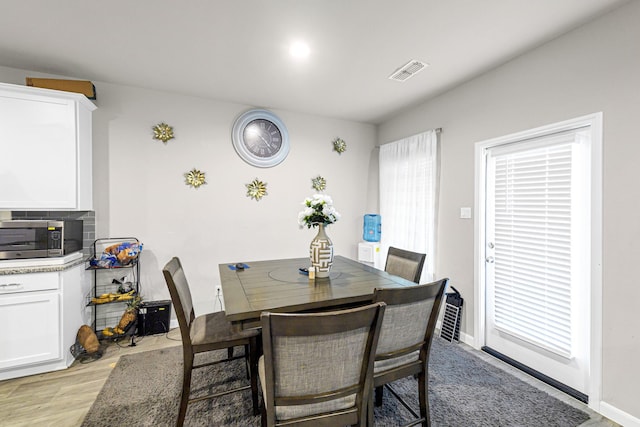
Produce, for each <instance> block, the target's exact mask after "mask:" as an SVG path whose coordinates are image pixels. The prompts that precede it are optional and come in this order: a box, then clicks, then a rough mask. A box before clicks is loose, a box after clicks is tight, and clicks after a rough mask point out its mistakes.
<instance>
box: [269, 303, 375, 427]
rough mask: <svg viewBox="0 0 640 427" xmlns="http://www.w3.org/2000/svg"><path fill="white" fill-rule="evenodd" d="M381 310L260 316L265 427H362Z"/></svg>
mask: <svg viewBox="0 0 640 427" xmlns="http://www.w3.org/2000/svg"><path fill="white" fill-rule="evenodd" d="M384 309H385V304H384V303H376V304H369V305H367V306H364V307H358V308H353V309H347V310H340V311H330V312H322V313H308V314H276V313H266V312H265V313H262V316H261V319H262V336H263V349H264V366H265V373H264V375H265V383H266V386H265V387H266V388H267V391H266V393H265V395H264V396H265V403H266V411H267V424H268V425H277V420H291V419H292V418H299V417H307V420H306V421H305V420H303V419H301V420H298V421H300V423H298V424H296V425H305V422H306V423H307V424H308V425H314V426H315V425H353V424H358V425H365V423H366V408H367V402H368V400H369V396H370V390H371V389H372V378H373V377H372V376H373V358H374V356H375V348H376V345H377V341H378V335H379V332H380V325H381V323H382V318H383V315H384Z"/></svg>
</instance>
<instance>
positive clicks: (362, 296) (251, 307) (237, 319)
mask: <svg viewBox="0 0 640 427" xmlns="http://www.w3.org/2000/svg"><path fill="white" fill-rule="evenodd" d="M238 264H240V265H239V267H241V268H237V265H238ZM308 265H309V258H308V257H307V258H290V259H276V260H265V261H253V262H243V263H235V262H234V263H223V264H219V266H218V267H219V270H220V284H221V287H222V293H223V297H224V305H225V313H226V317H227V319H228V320H229V321H230V322H231V323H232V324H233V325H235V326H236V327H238V328H240V329H250V328H256V327H259V326H260V314H261V313H262V312H264V311H270V312H278V313H304V312H316V311H328V310H334V309H342V308H348V307H354V306H358V305H363V304H366V303H368V302H370V301H371V300H372V297H373V291H374V289H376V288H398V287H406V286H413V285H415V283H413V282H411V281H409V280H406V279H403V278H402V277H398V276H394V275H391V274H388V273H386V272H385V271H382V270H379V269H376V268H374V267H372V266H369V265H367V264H363V263H360V262H358V261H354V260H351V259H349V258H346V257H344V256H340V255H338V256H336V257H335V258H334V261H333V265H332V267H331V270H330V273H329V277H327V278H317V277H316V278H315V279H310V278H309V276H308V274H305V272H304V268H305V267H307V266H308Z"/></svg>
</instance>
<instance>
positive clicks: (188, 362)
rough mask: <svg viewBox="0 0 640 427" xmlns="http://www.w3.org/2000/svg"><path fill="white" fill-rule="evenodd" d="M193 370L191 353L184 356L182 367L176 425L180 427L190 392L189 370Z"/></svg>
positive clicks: (185, 412) (185, 413)
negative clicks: (180, 392)
mask: <svg viewBox="0 0 640 427" xmlns="http://www.w3.org/2000/svg"><path fill="white" fill-rule="evenodd" d="M192 370H193V354H190V355H189V356H187V355H186V354H185V357H184V369H183V372H182V394H181V395H180V409H179V410H178V421H177V422H176V426H177V427H182V425H183V424H184V418H185V416H186V415H187V405H189V394H190V393H191V371H192Z"/></svg>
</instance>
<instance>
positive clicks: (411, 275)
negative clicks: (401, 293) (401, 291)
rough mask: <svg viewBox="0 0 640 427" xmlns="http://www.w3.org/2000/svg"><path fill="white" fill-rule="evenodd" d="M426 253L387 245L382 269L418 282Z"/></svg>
mask: <svg viewBox="0 0 640 427" xmlns="http://www.w3.org/2000/svg"><path fill="white" fill-rule="evenodd" d="M426 257H427V255H426V254H421V253H418V252H411V251H407V250H404V249H398V248H394V247H393V246H390V247H389V252H388V253H387V262H386V264H385V266H384V271H386V272H387V273H389V274H393V275H395V276H400V277H402V278H403V279H407V280H411V281H412V282H414V283H419V282H420V276H421V275H422V267H423V266H424V260H425V258H426Z"/></svg>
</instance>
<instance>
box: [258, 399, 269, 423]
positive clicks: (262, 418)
mask: <svg viewBox="0 0 640 427" xmlns="http://www.w3.org/2000/svg"><path fill="white" fill-rule="evenodd" d="M260 427H267V407H266V406H264V402H263V403H262V407H261V408H260Z"/></svg>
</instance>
